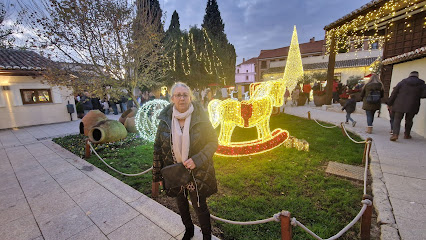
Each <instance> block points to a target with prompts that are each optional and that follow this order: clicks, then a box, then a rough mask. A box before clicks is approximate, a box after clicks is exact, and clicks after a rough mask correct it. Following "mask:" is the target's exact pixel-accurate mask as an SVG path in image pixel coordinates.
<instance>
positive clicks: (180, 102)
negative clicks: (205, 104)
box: [152, 82, 218, 239]
mask: <svg viewBox="0 0 426 240" xmlns="http://www.w3.org/2000/svg"><path fill="white" fill-rule="evenodd" d="M171 94H172V97H171V101H172V103H171V104H170V105H168V106H167V107H166V108H165V109H163V111H162V112H161V113H160V115H159V117H158V119H160V124H159V126H158V130H157V137H156V140H155V143H154V163H153V166H154V168H153V171H152V173H153V184H154V185H155V184H157V185H158V182H160V181H163V176H162V175H161V169H162V168H164V167H166V166H169V165H172V164H175V163H183V165H184V166H185V167H186V168H187V169H189V170H191V179H192V180H191V181H190V182H189V183H188V184H186V185H185V186H180V187H179V188H171V189H166V193H167V195H168V196H171V197H176V201H177V205H178V208H179V212H180V216H181V218H182V222H183V224H184V225H185V235H184V236H183V239H191V238H192V237H193V236H194V224H193V223H192V220H191V215H190V213H189V204H188V199H187V196H188V195H189V197H190V199H191V201H192V205H193V207H194V209H195V212H196V214H197V216H198V221H199V222H200V225H201V231H202V233H203V239H211V224H210V212H209V209H208V207H207V203H206V198H207V197H209V196H210V195H212V194H214V193H216V192H217V183H216V176H215V170H214V167H213V160H212V157H213V154H214V153H215V151H216V149H217V146H218V143H217V136H216V132H215V130H214V129H213V127H212V125H211V123H210V121H209V118H208V117H207V114H206V113H205V112H204V110H203V108H202V107H201V105H199V104H198V103H195V102H194V103H193V102H192V94H191V90H190V88H189V87H188V86H187V85H186V84H184V83H181V82H178V83H176V84H175V85H174V86H173V87H172V89H171ZM176 177H177V178H179V177H180V176H176ZM154 185H153V189H154V188H155V187H154Z"/></svg>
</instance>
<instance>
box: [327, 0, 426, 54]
mask: <svg viewBox="0 0 426 240" xmlns="http://www.w3.org/2000/svg"><path fill="white" fill-rule="evenodd" d="M424 10H426V1H424V0H390V1H387V2H386V3H384V4H383V6H381V7H379V8H377V9H375V10H372V11H368V12H367V13H365V14H363V15H359V16H358V17H356V18H354V19H352V20H351V21H348V22H346V23H344V24H343V25H341V26H338V27H335V28H332V29H329V30H327V32H326V53H327V54H329V53H330V52H331V44H332V39H333V38H334V41H335V46H336V47H335V48H334V53H339V51H340V50H342V49H349V48H351V46H357V45H361V44H363V43H364V42H367V43H368V46H369V48H368V50H369V51H371V50H372V45H373V44H375V43H377V44H378V49H382V48H383V46H384V42H385V41H389V40H390V39H391V38H392V37H393V36H394V30H393V27H394V22H396V21H400V20H401V19H404V20H405V21H404V32H406V31H409V32H412V31H413V27H414V26H413V22H412V16H413V15H414V14H417V13H420V12H423V11H424ZM423 28H426V17H425V19H424V20H423ZM382 30H384V31H385V32H386V34H385V35H383V34H382V35H380V33H379V31H382ZM355 33H356V34H355ZM361 49H362V48H361ZM357 51H358V48H355V52H357Z"/></svg>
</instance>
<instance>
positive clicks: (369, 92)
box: [361, 74, 384, 134]
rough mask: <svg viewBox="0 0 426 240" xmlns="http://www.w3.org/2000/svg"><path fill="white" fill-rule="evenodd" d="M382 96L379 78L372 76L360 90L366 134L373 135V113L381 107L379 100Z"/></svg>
mask: <svg viewBox="0 0 426 240" xmlns="http://www.w3.org/2000/svg"><path fill="white" fill-rule="evenodd" d="M383 95H384V90H383V83H382V82H381V81H380V79H379V76H377V75H376V74H373V75H372V76H371V77H370V80H369V81H368V83H366V84H365V85H364V87H363V88H362V90H361V98H362V109H364V110H365V114H366V115H367V130H366V133H370V134H371V133H373V121H374V113H375V112H376V111H377V110H379V109H380V107H381V106H382V102H381V99H382V98H383Z"/></svg>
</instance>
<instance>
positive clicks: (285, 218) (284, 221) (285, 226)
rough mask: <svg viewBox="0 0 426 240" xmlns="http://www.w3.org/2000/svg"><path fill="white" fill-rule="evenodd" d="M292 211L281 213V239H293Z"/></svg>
mask: <svg viewBox="0 0 426 240" xmlns="http://www.w3.org/2000/svg"><path fill="white" fill-rule="evenodd" d="M290 216H291V213H290V212H288V211H282V212H281V215H280V222H281V240H291V220H290Z"/></svg>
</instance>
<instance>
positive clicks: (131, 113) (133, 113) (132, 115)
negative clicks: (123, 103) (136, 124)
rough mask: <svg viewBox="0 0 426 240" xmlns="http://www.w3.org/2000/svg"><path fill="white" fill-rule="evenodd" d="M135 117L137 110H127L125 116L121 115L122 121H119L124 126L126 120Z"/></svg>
mask: <svg viewBox="0 0 426 240" xmlns="http://www.w3.org/2000/svg"><path fill="white" fill-rule="evenodd" d="M135 115H136V108H130V109H127V110H126V111H124V113H123V114H121V116H120V119H118V121H120V122H121V123H122V124H123V125H124V123H125V122H126V118H129V117H134V116H135Z"/></svg>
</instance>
